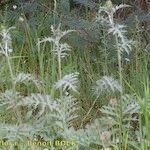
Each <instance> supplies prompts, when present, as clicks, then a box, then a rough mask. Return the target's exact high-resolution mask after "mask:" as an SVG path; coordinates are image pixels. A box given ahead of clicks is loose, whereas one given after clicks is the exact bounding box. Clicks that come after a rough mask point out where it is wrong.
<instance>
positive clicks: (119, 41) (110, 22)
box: [96, 0, 132, 149]
mask: <svg viewBox="0 0 150 150" xmlns="http://www.w3.org/2000/svg"><path fill="white" fill-rule="evenodd" d="M125 7H130V6H129V5H125V4H121V5H119V6H113V4H112V2H111V0H108V1H106V4H105V6H103V7H100V8H99V11H98V16H97V19H96V20H97V21H101V19H102V20H103V21H105V22H106V24H107V27H108V33H109V34H110V33H112V34H113V35H114V37H115V43H116V50H117V58H118V71H119V79H120V85H121V86H123V81H122V79H123V77H122V57H121V54H122V53H124V52H126V53H127V54H129V52H130V51H131V44H132V41H131V40H128V38H127V37H126V35H125V33H126V30H125V26H124V25H120V24H118V23H116V22H115V20H114V14H115V12H116V11H117V10H119V9H121V8H125ZM122 95H123V89H121V91H120V96H121V97H122ZM119 106H120V107H119V109H120V124H119V128H120V136H119V141H120V142H119V145H120V146H119V149H122V143H123V136H122V133H123V126H122V122H123V120H122V119H123V117H122V113H123V112H122V107H121V106H122V100H121V99H120V104H119Z"/></svg>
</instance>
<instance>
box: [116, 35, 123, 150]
mask: <svg viewBox="0 0 150 150" xmlns="http://www.w3.org/2000/svg"><path fill="white" fill-rule="evenodd" d="M115 40H116V46H117V57H118V66H119V67H118V71H119V80H120V85H121V86H122V65H121V52H120V48H119V41H118V37H117V35H115ZM122 87H123V86H122ZM122 95H123V91H122V89H121V92H120V96H121V97H120V100H119V114H120V118H119V130H120V133H119V149H120V150H121V149H122V142H123V136H122V133H123V128H122Z"/></svg>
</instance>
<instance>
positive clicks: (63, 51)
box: [39, 24, 74, 95]
mask: <svg viewBox="0 0 150 150" xmlns="http://www.w3.org/2000/svg"><path fill="white" fill-rule="evenodd" d="M60 27H61V24H59V26H58V28H57V29H55V28H54V26H51V31H52V34H53V35H52V36H51V37H48V38H44V39H43V40H41V41H40V42H39V43H43V42H50V43H52V45H53V48H52V52H53V54H54V56H56V57H57V63H58V77H59V78H58V80H60V81H62V59H63V58H65V57H66V56H67V55H68V53H67V52H68V51H71V47H70V46H69V45H68V44H67V43H61V39H62V38H63V37H64V36H66V35H67V34H69V33H70V32H73V31H74V30H67V31H61V29H60ZM68 77H69V76H68ZM68 77H65V78H64V81H65V79H66V78H68ZM60 95H62V89H61V88H60Z"/></svg>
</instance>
